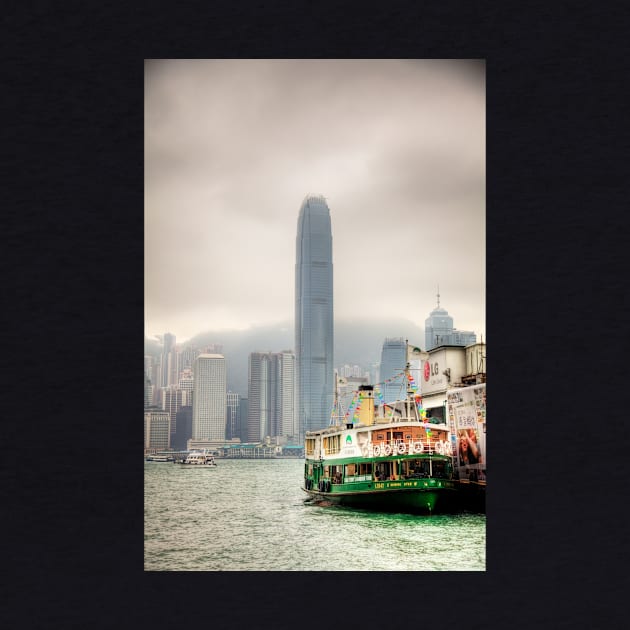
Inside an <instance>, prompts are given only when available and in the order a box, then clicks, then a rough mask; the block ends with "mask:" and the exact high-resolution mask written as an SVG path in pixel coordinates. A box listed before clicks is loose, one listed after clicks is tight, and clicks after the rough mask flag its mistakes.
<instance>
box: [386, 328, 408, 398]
mask: <svg viewBox="0 0 630 630" xmlns="http://www.w3.org/2000/svg"><path fill="white" fill-rule="evenodd" d="M406 365H407V343H406V341H405V340H404V339H403V338H402V337H387V338H386V339H385V341H384V342H383V349H382V350H381V369H380V376H379V379H380V382H381V383H382V384H381V393H382V395H383V401H384V402H386V403H388V402H393V401H395V400H400V399H402V398H404V397H405V395H406V391H407V381H406V380H405V379H404V378H402V377H400V376H398V375H399V374H400V373H401V372H402V371H403V370H404V369H405V366H406ZM396 376H398V378H394V377H396ZM391 379H393V380H391ZM389 380H391V382H390V383H387V382H386V381H389Z"/></svg>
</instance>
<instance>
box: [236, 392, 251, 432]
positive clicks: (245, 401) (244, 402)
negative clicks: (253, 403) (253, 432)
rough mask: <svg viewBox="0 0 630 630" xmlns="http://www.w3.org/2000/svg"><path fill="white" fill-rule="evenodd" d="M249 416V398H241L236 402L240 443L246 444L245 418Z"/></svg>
mask: <svg viewBox="0 0 630 630" xmlns="http://www.w3.org/2000/svg"><path fill="white" fill-rule="evenodd" d="M248 414H249V398H247V397H241V398H240V400H239V401H238V434H237V437H239V438H240V439H241V442H247V416H248Z"/></svg>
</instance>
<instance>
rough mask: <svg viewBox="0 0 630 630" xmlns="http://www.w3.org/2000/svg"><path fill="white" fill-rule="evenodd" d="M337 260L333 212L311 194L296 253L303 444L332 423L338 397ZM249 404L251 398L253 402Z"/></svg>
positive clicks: (304, 205)
mask: <svg viewBox="0 0 630 630" xmlns="http://www.w3.org/2000/svg"><path fill="white" fill-rule="evenodd" d="M333 325H334V321H333V263H332V230H331V223H330V210H329V208H328V204H327V203H326V199H325V198H324V197H323V196H321V195H308V196H307V197H306V198H305V199H304V201H303V202H302V206H301V207H300V214H299V217H298V229H297V238H296V257H295V357H296V362H297V390H298V391H297V405H298V413H297V417H298V430H299V440H300V442H301V441H302V440H303V438H304V433H305V432H306V431H311V430H314V429H321V428H323V427H326V426H328V424H329V422H330V413H331V410H332V405H333V396H334V387H335V384H334V367H333V339H334V338H333V334H334V328H333ZM250 405H251V401H250Z"/></svg>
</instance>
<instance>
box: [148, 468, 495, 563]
mask: <svg viewBox="0 0 630 630" xmlns="http://www.w3.org/2000/svg"><path fill="white" fill-rule="evenodd" d="M218 463H219V465H218V466H217V468H213V469H207V468H203V469H190V468H184V467H181V466H178V465H175V464H156V463H147V464H145V469H144V472H145V492H144V525H145V535H144V552H145V554H144V556H145V557H144V566H145V570H148V571H484V570H485V568H486V553H485V543H486V518H485V516H483V515H479V514H460V515H448V516H444V515H434V516H430V517H420V516H412V515H407V514H384V513H378V512H370V511H367V510H357V509H350V508H343V507H337V506H330V507H324V506H319V505H316V504H313V503H310V502H308V501H307V500H306V495H305V494H304V492H303V491H302V490H301V489H300V480H301V476H302V471H303V462H302V461H301V460H241V461H236V460H234V461H231V460H219V462H218Z"/></svg>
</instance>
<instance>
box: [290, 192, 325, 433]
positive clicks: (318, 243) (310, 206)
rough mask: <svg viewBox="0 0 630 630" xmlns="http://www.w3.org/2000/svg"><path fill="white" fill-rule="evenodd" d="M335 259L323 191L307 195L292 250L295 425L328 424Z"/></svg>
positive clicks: (305, 427) (309, 427)
mask: <svg viewBox="0 0 630 630" xmlns="http://www.w3.org/2000/svg"><path fill="white" fill-rule="evenodd" d="M333 334H334V333H333V264H332V230H331V226H330V210H329V208H328V204H327V203H326V199H324V197H323V196H321V195H308V196H307V197H306V198H305V199H304V201H303V202H302V206H301V208H300V215H299V218H298V230H297V238H296V255H295V357H296V362H297V392H298V394H297V399H298V428H299V435H300V441H302V440H303V439H304V433H305V432H306V431H312V430H315V429H321V428H323V427H326V426H328V424H329V423H330V413H331V410H332V405H333V395H334V368H333Z"/></svg>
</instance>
